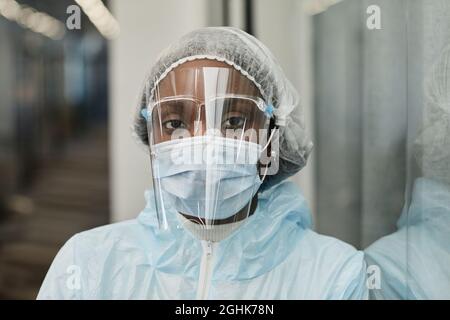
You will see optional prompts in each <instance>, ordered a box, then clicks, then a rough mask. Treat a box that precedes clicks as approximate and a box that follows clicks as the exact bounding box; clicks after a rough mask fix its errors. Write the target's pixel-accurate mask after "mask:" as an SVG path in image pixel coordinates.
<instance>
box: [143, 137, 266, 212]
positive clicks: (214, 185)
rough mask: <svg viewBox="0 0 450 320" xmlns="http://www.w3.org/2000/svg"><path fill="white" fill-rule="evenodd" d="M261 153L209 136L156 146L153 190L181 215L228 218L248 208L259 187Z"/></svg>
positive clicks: (253, 146) (253, 145)
mask: <svg viewBox="0 0 450 320" xmlns="http://www.w3.org/2000/svg"><path fill="white" fill-rule="evenodd" d="M261 150H262V148H261V146H260V145H259V144H256V143H252V142H248V141H242V140H236V139H229V138H223V137H208V136H199V137H192V138H185V139H176V140H170V141H167V142H163V143H160V144H156V145H154V148H153V150H152V165H153V172H154V177H153V178H154V183H155V187H156V188H160V189H161V192H162V193H163V194H164V198H165V199H169V200H168V201H170V202H171V203H170V205H172V206H174V207H175V209H176V210H177V211H178V212H180V213H184V214H187V215H190V216H194V217H198V218H202V219H207V220H218V219H226V218H229V217H231V216H233V215H235V214H236V213H237V212H239V211H240V210H241V209H242V208H244V207H245V206H246V205H247V204H248V203H249V202H250V200H251V199H252V198H253V196H254V195H255V194H256V192H257V191H258V189H259V187H260V185H261V183H262V181H261V179H260V177H259V175H258V168H257V163H258V159H259V155H260V153H261ZM166 201H167V200H166ZM163 205H166V204H163Z"/></svg>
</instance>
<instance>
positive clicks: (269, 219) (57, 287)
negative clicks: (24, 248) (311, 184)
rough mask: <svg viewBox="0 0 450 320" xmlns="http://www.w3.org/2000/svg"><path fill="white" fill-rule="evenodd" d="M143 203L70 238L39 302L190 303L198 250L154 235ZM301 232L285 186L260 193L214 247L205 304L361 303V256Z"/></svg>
mask: <svg viewBox="0 0 450 320" xmlns="http://www.w3.org/2000/svg"><path fill="white" fill-rule="evenodd" d="M145 196H146V199H147V205H146V208H145V209H144V210H143V211H142V212H141V214H140V215H139V217H138V218H137V219H133V220H130V221H126V222H121V223H116V224H111V225H107V226H103V227H100V228H96V229H93V230H89V231H86V232H82V233H79V234H77V235H75V236H73V237H72V238H71V239H70V240H69V241H68V242H67V243H66V244H65V245H64V247H63V248H62V249H61V250H60V252H59V253H58V255H57V256H56V258H55V260H54V261H53V264H52V266H51V267H50V270H49V271H48V274H47V276H46V278H45V280H44V282H43V284H42V287H41V290H40V292H39V295H38V299H195V298H196V293H197V290H198V279H199V272H200V261H201V255H202V246H201V243H200V241H199V240H197V239H196V238H194V237H193V236H192V235H191V234H190V233H189V232H188V231H186V230H185V229H184V228H183V227H178V228H173V229H170V231H161V230H159V229H158V221H157V218H156V213H155V208H154V201H153V192H152V191H147V192H146V193H145ZM169 219H178V216H177V214H176V213H174V214H173V215H172V216H169ZM310 228H311V215H310V212H309V210H308V208H307V205H306V202H305V199H304V198H303V197H302V196H301V194H300V192H299V190H298V189H297V188H296V187H295V185H294V184H293V183H291V182H283V183H281V184H278V185H276V186H274V187H273V188H271V189H268V190H266V191H264V192H262V193H260V194H259V199H258V207H257V209H256V211H255V212H254V214H253V215H251V216H250V217H248V218H247V221H246V222H245V223H244V224H243V225H242V226H241V227H240V228H239V229H237V230H236V231H234V232H233V233H232V234H231V235H230V236H229V237H228V238H226V239H225V240H222V241H221V242H219V243H218V244H217V248H216V250H215V252H214V255H213V269H212V276H211V281H210V283H209V284H208V285H209V294H208V296H207V298H208V299H365V298H367V296H368V292H367V289H366V286H365V279H366V269H365V262H364V255H363V253H362V252H358V251H357V250H356V249H354V248H353V247H351V246H350V245H348V244H345V243H343V242H341V241H339V240H337V239H334V238H331V237H327V236H322V235H318V234H317V233H315V232H314V231H312V230H311V229H310ZM74 266H75V267H74ZM74 268H75V270H78V276H79V279H78V280H79V281H78V282H77V281H76V280H77V279H75V281H74V276H77V274H74V273H73V272H72V270H74ZM69 271H70V272H69ZM77 283H78V285H76V284H77ZM74 284H75V285H74Z"/></svg>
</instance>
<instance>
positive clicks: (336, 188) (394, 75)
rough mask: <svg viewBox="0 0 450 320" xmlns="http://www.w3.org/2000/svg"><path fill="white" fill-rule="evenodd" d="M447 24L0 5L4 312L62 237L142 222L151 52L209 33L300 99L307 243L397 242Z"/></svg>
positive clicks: (63, 1)
mask: <svg viewBox="0 0 450 320" xmlns="http://www.w3.org/2000/svg"><path fill="white" fill-rule="evenodd" d="M372 4H376V5H378V6H379V7H380V8H381V13H382V23H383V28H382V29H381V30H375V31H372V30H368V29H367V27H366V19H367V12H366V9H367V7H368V6H369V5H372ZM73 5H77V6H78V8H80V9H81V10H80V14H81V16H80V17H81V20H80V29H74V30H70V29H68V27H67V25H66V22H67V19H68V17H69V16H70V15H71V13H67V9H68V8H69V6H73ZM70 12H73V11H70ZM36 13H38V14H36ZM448 17H450V3H449V1H448V0H370V1H369V0H282V1H274V0H163V1H161V0H133V1H125V0H109V1H100V0H76V1H75V0H17V1H16V0H0V299H5V298H9V299H22V298H24V299H34V298H35V297H36V294H37V291H38V289H39V286H40V284H41V282H42V280H43V278H44V276H45V273H46V271H47V270H48V267H49V266H50V263H51V261H52V260H53V257H54V256H55V254H56V253H57V251H58V249H59V248H60V247H61V246H62V245H63V244H64V242H66V241H67V240H68V239H69V238H70V237H71V236H72V235H74V234H75V233H77V232H81V231H83V230H87V229H90V228H93V227H96V226H100V225H104V224H107V223H112V222H117V221H122V220H126V219H131V218H134V217H136V216H137V215H138V213H139V212H140V210H141V209H142V208H143V207H144V190H145V189H148V188H151V175H150V163H149V155H148V152H147V151H146V150H145V148H143V147H141V146H139V145H138V143H137V142H136V141H135V139H134V138H133V137H132V135H131V126H132V120H133V116H134V110H135V108H136V106H137V103H138V96H139V93H140V90H141V87H142V85H143V81H144V78H145V75H146V73H147V71H148V69H149V68H150V66H151V65H152V63H153V62H154V61H155V59H156V56H157V55H158V54H159V52H160V51H161V50H162V49H164V48H165V47H166V46H168V45H169V44H170V43H172V42H173V41H175V40H176V39H177V38H178V37H180V36H181V35H183V34H185V33H187V32H189V31H191V30H193V29H196V28H199V27H204V26H221V25H227V26H235V27H239V28H242V29H244V30H246V31H247V32H249V33H251V34H253V35H255V36H256V37H258V38H259V39H260V40H262V41H263V42H264V43H265V44H266V45H267V46H268V47H269V48H270V49H271V50H272V52H273V53H274V55H275V56H276V57H277V59H278V60H279V62H280V64H281V65H282V67H283V69H284V70H285V72H286V74H287V76H288V77H289V78H290V80H291V81H292V82H293V84H294V86H295V87H296V88H297V89H298V91H299V92H300V96H301V103H302V106H303V108H304V111H305V120H306V124H307V130H308V134H309V135H310V136H311V138H312V140H313V141H314V143H315V149H314V150H313V153H312V156H311V158H310V161H309V162H308V165H307V167H306V168H305V169H303V170H302V171H301V172H300V173H299V174H297V175H296V176H294V177H293V178H292V180H293V181H294V182H295V183H297V184H298V185H299V186H300V188H301V190H302V192H303V193H304V195H305V198H306V199H307V201H308V204H309V205H310V207H311V211H312V215H313V220H314V222H315V229H316V230H317V231H319V232H320V233H323V234H326V235H331V236H334V237H337V238H339V239H341V240H344V241H346V242H348V243H350V244H352V245H354V246H355V247H357V248H359V249H363V248H365V247H366V246H368V245H370V244H371V243H373V242H374V241H375V240H377V239H379V238H380V237H382V236H385V235H387V234H389V233H391V232H393V231H394V230H395V229H396V221H397V219H398V217H399V215H400V212H401V210H402V208H403V207H404V206H405V205H407V204H408V201H409V192H410V188H411V185H412V181H413V180H414V178H415V177H416V176H417V175H418V172H417V170H418V169H417V167H416V165H415V164H414V162H413V160H412V159H413V157H412V152H411V145H412V143H413V141H414V139H415V137H416V136H417V132H418V128H419V127H420V124H421V121H422V107H423V81H424V77H425V74H426V73H427V71H428V69H429V68H430V66H431V65H432V63H433V61H435V59H436V57H437V56H438V55H439V53H440V52H441V50H442V48H443V47H445V46H446V45H448V44H449V43H450V31H449V30H450V28H449V21H450V19H448Z"/></svg>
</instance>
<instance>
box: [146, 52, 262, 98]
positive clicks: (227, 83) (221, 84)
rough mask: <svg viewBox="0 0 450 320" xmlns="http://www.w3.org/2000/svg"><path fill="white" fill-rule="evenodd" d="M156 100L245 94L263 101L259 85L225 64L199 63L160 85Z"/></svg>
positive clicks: (171, 74) (182, 67) (180, 69)
mask: <svg viewBox="0 0 450 320" xmlns="http://www.w3.org/2000/svg"><path fill="white" fill-rule="evenodd" d="M155 92H156V94H155V96H156V98H157V99H158V98H159V99H160V98H164V97H170V96H178V95H186V96H192V97H195V98H197V99H201V100H203V99H204V98H205V94H206V95H210V94H213V95H214V94H223V93H229V94H243V95H250V96H257V97H261V93H260V91H259V90H258V88H257V87H256V85H255V84H254V83H253V82H252V81H250V80H249V79H248V78H247V77H245V76H244V75H242V73H241V72H239V71H237V70H236V69H234V68H233V67H231V66H230V65H228V64H227V63H225V62H221V61H216V60H208V59H199V60H193V61H188V62H185V63H183V64H181V65H179V66H177V67H176V68H174V69H173V70H172V71H170V72H169V73H168V74H167V76H166V77H165V78H164V79H163V80H161V81H160V83H159V84H158V85H157V86H156V90H155Z"/></svg>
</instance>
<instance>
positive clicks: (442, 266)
mask: <svg viewBox="0 0 450 320" xmlns="http://www.w3.org/2000/svg"><path fill="white" fill-rule="evenodd" d="M397 227H398V230H397V231H396V232H395V233H393V234H391V235H389V236H386V237H384V238H382V239H380V240H378V241H377V242H375V243H374V244H372V245H371V246H370V247H369V248H367V249H366V257H367V262H368V264H370V265H372V264H375V265H377V266H378V267H379V268H380V270H381V288H380V289H377V290H371V296H373V298H376V299H450V268H449V266H450V245H449V244H450V186H448V185H447V184H445V183H442V182H437V181H434V180H432V179H427V178H419V179H417V180H416V181H415V184H414V189H413V192H412V199H411V204H410V206H409V207H408V206H407V207H405V209H404V210H403V212H402V215H401V217H400V219H399V221H398V223H397Z"/></svg>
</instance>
